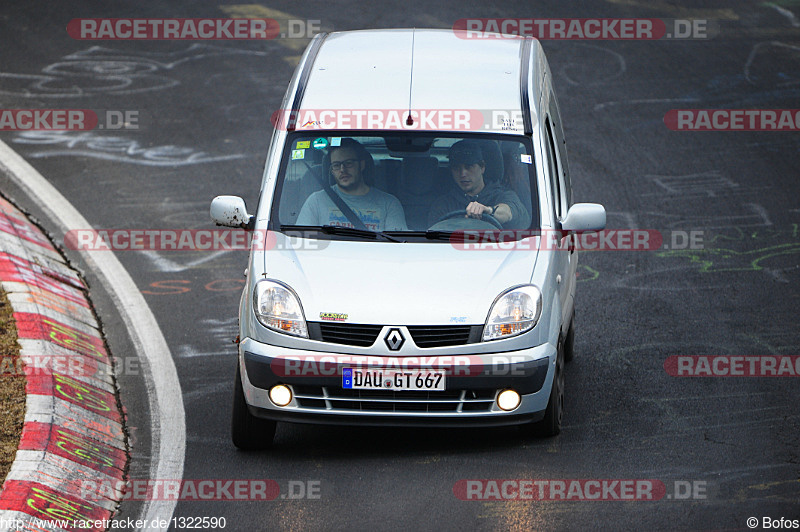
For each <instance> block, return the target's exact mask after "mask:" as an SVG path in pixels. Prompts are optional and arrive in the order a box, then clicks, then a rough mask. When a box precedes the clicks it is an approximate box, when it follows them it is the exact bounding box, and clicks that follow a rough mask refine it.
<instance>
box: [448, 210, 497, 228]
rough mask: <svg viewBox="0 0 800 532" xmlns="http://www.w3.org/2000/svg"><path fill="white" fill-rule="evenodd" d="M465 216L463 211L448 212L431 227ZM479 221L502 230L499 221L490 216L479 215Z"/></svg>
mask: <svg viewBox="0 0 800 532" xmlns="http://www.w3.org/2000/svg"><path fill="white" fill-rule="evenodd" d="M465 214H466V213H465V211H450V212H448V213H447V214H445V215H443V216H441V217H440V218H439V219H438V220H436V223H435V224H433V225H436V224H438V223H439V222H443V221H445V220H449V219H450V218H458V217H463V216H465ZM480 219H481V220H482V221H484V222H487V223H490V224H492V225H493V226H495V227H496V228H498V229H503V224H501V223H500V220H498V219H497V218H495V217H494V216H492V215H491V214H486V213H483V214H481V217H480Z"/></svg>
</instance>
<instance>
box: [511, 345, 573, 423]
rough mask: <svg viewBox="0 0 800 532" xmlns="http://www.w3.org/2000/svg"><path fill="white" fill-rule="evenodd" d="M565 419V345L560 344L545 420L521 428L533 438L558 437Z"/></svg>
mask: <svg viewBox="0 0 800 532" xmlns="http://www.w3.org/2000/svg"><path fill="white" fill-rule="evenodd" d="M563 417H564V343H563V342H559V345H558V353H557V355H556V368H555V375H553V387H552V389H551V390H550V400H549V401H548V403H547V410H545V414H544V419H542V420H541V421H537V422H535V423H528V424H526V425H522V426H521V427H520V428H521V430H522V431H523V433H525V434H526V435H531V436H544V437H549V436H557V435H558V434H560V433H561V420H562V419H563Z"/></svg>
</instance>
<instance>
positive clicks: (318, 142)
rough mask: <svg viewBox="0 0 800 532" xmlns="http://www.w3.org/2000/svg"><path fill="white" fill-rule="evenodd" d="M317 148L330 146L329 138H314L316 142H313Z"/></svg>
mask: <svg viewBox="0 0 800 532" xmlns="http://www.w3.org/2000/svg"><path fill="white" fill-rule="evenodd" d="M312 146H314V147H315V148H316V149H318V150H321V149H324V148H327V147H328V139H326V138H324V137H320V138H318V139H314V144H312Z"/></svg>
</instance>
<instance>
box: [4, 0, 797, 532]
mask: <svg viewBox="0 0 800 532" xmlns="http://www.w3.org/2000/svg"><path fill="white" fill-rule="evenodd" d="M721 5H722V4H718V3H714V6H715V7H707V6H704V5H703V3H702V2H690V1H686V0H684V1H681V2H669V3H668V2H638V1H636V0H629V1H620V0H608V1H593V2H584V3H581V5H580V6H578V5H573V6H568V5H565V4H564V3H562V2H554V1H547V2H540V3H537V4H536V6H535V7H534V6H533V5H532V4H531V3H529V2H513V1H510V2H504V3H502V5H496V4H494V3H490V2H484V1H473V2H442V3H438V4H436V5H433V4H432V3H430V2H419V1H413V0H412V1H404V2H376V3H368V4H356V3H344V4H337V5H335V6H331V5H329V4H327V3H322V2H305V3H292V2H285V1H282V2H273V3H270V4H269V7H270V9H273V10H280V11H281V12H283V13H287V14H289V15H290V16H291V17H292V18H294V19H297V20H312V21H317V20H318V21H320V26H321V28H322V29H327V30H346V29H359V28H374V27H412V26H416V27H442V28H450V27H452V25H453V23H454V22H455V21H456V20H458V19H462V18H469V17H536V18H547V17H551V18H555V17H569V18H587V17H600V18H613V17H629V18H663V19H676V18H677V19H689V18H703V19H711V20H714V21H716V23H717V24H718V26H719V34H718V35H716V36H714V37H713V38H711V39H697V40H685V41H676V40H658V41H628V42H625V41H594V42H589V41H580V40H563V41H557V40H548V41H543V46H544V48H545V51H546V52H547V54H548V59H549V62H550V65H551V68H552V71H553V75H554V82H555V85H556V88H557V90H558V92H557V94H558V98H559V103H560V107H561V112H562V115H563V120H564V128H565V130H566V136H567V142H568V149H569V156H570V167H571V173H572V181H573V187H574V189H575V200H576V201H590V202H598V203H602V204H603V205H605V207H606V210H607V211H608V214H609V216H608V227H609V228H610V229H625V228H636V229H653V230H657V231H660V232H662V233H663V234H664V235H667V238H668V239H671V238H673V237H674V238H676V239H677V238H681V237H680V235H681V234H682V233H679V232H680V231H684V232H686V233H689V232H691V231H699V232H702V233H698V234H701V235H702V239H703V245H704V249H694V250H692V249H684V250H662V251H645V252H641V251H608V252H605V251H604V252H584V253H582V254H581V256H580V264H581V266H580V267H579V275H580V277H579V283H578V294H577V339H576V346H575V350H576V358H575V360H574V361H573V362H572V363H571V364H569V365H568V366H567V382H566V388H567V398H566V414H565V427H564V430H563V432H562V434H561V435H560V436H558V437H556V438H552V439H543V440H531V441H526V440H522V439H520V438H519V437H518V435H517V431H516V430H514V429H511V428H508V429H491V430H489V429H481V430H462V429H458V430H438V429H397V428H352V427H327V426H326V427H321V426H312V425H289V424H280V425H279V427H278V432H277V436H276V447H275V448H274V449H273V450H271V451H269V452H263V453H242V452H238V451H237V450H236V449H235V448H234V447H233V445H232V444H231V442H230V437H229V425H230V407H231V393H232V387H233V386H232V385H233V376H234V371H235V363H236V362H235V360H236V359H235V348H236V346H235V345H234V344H233V343H232V341H233V339H234V338H235V337H236V334H237V322H236V316H237V307H238V301H239V296H240V293H241V287H242V284H243V281H244V278H243V276H242V270H243V269H244V268H245V266H246V252H243V251H227V252H226V251H221V252H196V253H193V252H169V251H163V252H136V251H123V252H118V253H117V256H118V258H119V260H120V261H121V262H122V264H123V265H124V266H125V268H126V269H127V270H128V272H129V273H130V274H131V276H132V277H133V279H134V281H135V282H136V284H137V286H138V287H139V289H140V290H141V291H142V293H143V294H144V295H145V299H146V301H147V303H148V305H149V306H150V308H151V309H152V311H153V313H154V314H155V316H156V318H157V320H158V323H159V325H160V328H161V330H162V332H163V333H164V336H165V337H166V340H167V343H168V344H169V347H170V351H171V352H172V355H173V357H174V359H175V364H176V366H177V370H178V376H179V379H180V384H181V388H182V392H183V401H184V406H185V410H186V427H187V449H186V456H185V468H184V478H186V479H272V480H275V481H276V482H277V483H278V485H279V486H280V488H281V493H282V494H287V493H288V492H287V489H288V487H289V483H290V482H293V484H292V485H293V486H295V488H294V489H298V488H297V486H299V485H300V484H299V483H303V485H304V486H306V487H308V486H309V484H307V483H309V482H311V483H315V482H319V486H320V492H319V494H320V495H319V498H318V499H308V498H301V499H297V500H295V499H291V498H288V497H287V498H280V497H279V498H278V499H276V500H274V501H233V502H232V501H195V502H190V501H183V502H180V503H179V504H178V506H177V508H176V511H175V515H176V516H179V517H190V516H216V517H220V516H224V517H226V519H227V523H228V527H227V528H228V529H229V530H262V529H266V530H291V529H304V530H331V529H343V528H347V529H356V530H365V529H382V530H386V529H398V528H412V527H413V528H420V529H423V530H428V529H446V530H451V529H473V528H477V529H501V528H511V529H543V530H567V529H586V528H590V527H596V528H607V529H642V530H665V529H668V530H675V529H679V530H682V529H743V528H746V527H747V525H746V520H747V518H749V517H756V518H757V519H758V520H759V522H760V521H761V519H762V518H763V517H765V516H766V517H771V518H773V519H779V518H781V517H785V518H788V519H800V507H798V504H797V502H798V500H800V484H799V483H798V479H799V478H800V465H799V464H800V456H799V455H798V449H800V422H799V421H798V420H799V419H800V418H799V417H798V413H797V405H798V403H799V402H800V401H799V400H800V391H798V390H799V389H798V382H800V381H798V380H797V377H782V378H735V377H728V378H721V377H696V378H683V377H673V376H671V375H669V374H668V373H667V371H665V368H664V364H665V362H666V361H667V359H668V358H669V357H672V356H679V355H705V356H714V355H740V356H762V355H798V354H799V353H798V349H797V345H798V343H800V329H798V327H797V309H798V307H799V306H800V305H799V304H800V289H798V283H800V234H798V223H800V205H799V204H798V197H800V194H799V192H800V186H799V185H798V184H797V172H796V168H797V165H798V161H800V153H798V152H800V134H798V133H797V132H778V131H774V132H733V131H730V132H688V131H671V130H670V129H668V128H667V127H666V125H665V123H664V120H663V119H664V116H665V114H666V113H667V112H668V111H669V110H671V109H708V108H727V109H795V108H797V107H798V105H797V102H798V101H800V89H798V87H800V49H798V47H797V43H798V31H799V30H798V27H797V24H798V23H797V18H796V17H800V5H797V3H793V2H789V1H785V2H783V3H781V2H776V4H775V5H777V7H775V6H773V5H767V4H756V3H751V2H743V1H732V2H726V3H724V7H720V6H721ZM343 6H344V7H343ZM0 11H1V12H2V20H3V26H4V31H3V37H2V42H3V46H2V47H0V65H2V67H0V107H1V108H4V109H16V108H47V109H94V110H102V111H105V110H116V111H123V112H124V111H136V112H138V126H139V127H138V129H135V130H133V129H130V130H116V131H108V130H102V131H101V130H94V131H91V132H87V133H82V134H78V133H69V134H60V135H53V134H50V135H41V134H34V133H31V132H27V133H25V132H0V139H2V140H3V141H4V142H6V143H7V144H8V145H9V146H10V147H11V148H13V149H14V150H16V151H17V152H18V153H19V154H20V155H22V156H23V157H24V158H25V159H26V160H27V161H28V162H30V163H31V164H32V165H33V166H34V167H35V168H36V169H37V170H38V171H39V172H40V173H41V174H42V175H44V176H45V177H47V178H48V180H49V181H50V182H51V183H52V184H53V185H54V186H55V187H56V188H57V189H58V190H59V191H60V192H61V193H62V194H63V195H64V196H65V197H66V198H67V199H68V200H69V201H70V202H71V203H72V204H73V205H74V206H75V207H76V208H77V209H78V210H79V211H80V212H81V213H82V214H83V216H84V217H85V218H86V219H87V220H88V221H89V223H90V224H91V225H92V226H93V227H94V228H130V229H156V228H165V229H166V228H188V229H209V228H211V227H212V224H211V222H210V220H209V217H208V205H209V203H210V201H211V199H212V198H213V197H214V196H216V195H220V194H234V195H240V196H242V197H244V198H245V200H246V201H247V204H248V206H249V207H250V209H251V210H253V209H255V206H256V203H257V194H258V188H259V185H260V181H261V174H262V167H263V164H264V158H265V155H266V150H267V147H268V143H269V139H270V135H271V124H270V120H269V119H270V115H271V113H272V112H273V111H274V110H277V109H278V108H279V107H280V100H281V98H282V96H283V94H284V91H285V88H286V85H287V83H288V81H289V79H290V76H291V74H292V72H293V69H294V66H295V64H296V62H297V56H298V55H299V54H300V53H301V52H302V49H303V47H304V46H305V44H306V43H307V40H305V39H288V38H285V39H275V40H271V41H266V42H263V41H215V42H198V41H159V42H127V41H79V40H74V39H71V38H70V37H69V35H67V33H66V30H65V27H66V24H67V22H68V21H69V20H71V19H73V18H80V17H91V18H101V17H114V18H123V17H130V18H145V17H148V18H153V17H183V18H189V17H228V16H233V15H239V16H244V15H247V14H253V15H255V16H258V15H261V16H274V11H264V8H263V6H262V8H257V7H254V5H250V6H249V7H241V8H239V10H238V11H237V10H236V9H233V8H232V7H231V6H228V7H225V6H222V5H219V4H216V3H212V2H188V1H179V2H173V3H171V4H170V5H168V6H166V5H162V6H152V7H141V6H134V5H132V4H131V5H127V6H122V7H115V8H112V7H109V6H102V5H100V4H97V3H93V2H81V1H76V2H70V3H68V4H59V5H52V6H51V5H49V4H48V3H45V2H26V3H24V4H19V5H14V6H5V7H3V8H2V10H0ZM270 13H272V15H270ZM790 15H791V16H790ZM793 17H795V18H793ZM167 146H173V147H179V148H181V149H175V148H166V147H167ZM0 187H2V189H3V191H4V192H6V193H7V194H9V195H10V196H11V197H13V198H14V199H15V200H16V201H17V202H18V203H20V205H22V206H23V207H25V208H26V209H28V210H30V211H31V212H32V213H33V214H34V215H38V216H42V218H43V219H42V220H41V221H42V223H43V224H44V226H45V227H47V226H48V221H47V219H46V217H45V216H44V215H43V214H42V212H41V209H40V208H39V207H37V205H36V202H35V201H34V200H32V199H31V198H28V197H25V196H24V194H22V193H21V191H20V190H19V189H18V188H16V187H14V186H13V185H12V184H11V183H7V182H2V181H0ZM673 235H675V236H673ZM56 237H57V238H59V237H61V238H63V235H56ZM67 254H68V256H70V258H72V259H73V260H75V261H76V263H77V264H78V266H80V265H81V261H80V258H79V257H78V256H77V254H75V253H74V252H70V251H69V250H68V251H67ZM87 280H88V282H89V284H90V287H91V288H92V291H91V295H92V298H93V301H94V303H95V304H96V306H97V312H98V315H99V316H100V317H101V319H102V320H103V323H104V329H105V332H106V334H107V336H108V341H109V346H110V347H111V351H112V354H113V355H114V356H116V357H123V358H124V357H126V354H127V353H130V340H129V339H128V338H127V335H126V333H125V327H124V324H123V323H121V318H120V315H119V313H118V312H117V311H116V310H115V309H114V306H113V304H112V303H111V299H110V297H109V296H108V294H105V293H104V291H103V289H102V288H101V286H100V285H99V283H97V282H95V283H93V282H92V281H93V279H92V275H91V272H87ZM118 367H119V366H118ZM145 385H146V383H145V382H144V378H143V375H142V374H141V372H140V371H137V369H136V364H135V361H131V362H130V365H129V367H128V368H127V369H125V368H124V366H123V369H122V374H121V375H120V386H121V389H122V400H123V403H124V404H125V405H126V407H127V410H128V415H129V423H130V425H131V427H130V428H131V443H132V446H133V456H132V464H131V475H132V476H133V477H134V478H144V476H145V475H146V474H147V471H149V460H150V459H151V454H150V452H149V450H148V449H149V435H148V434H147V430H146V429H147V427H148V426H149V417H148V416H149V414H148V412H147V404H148V403H147V398H146V395H145V394H144V389H145V388H144V386H145ZM464 479H554V480H557V479H563V480H565V481H567V482H568V481H570V480H574V479H656V480H659V481H661V482H662V483H663V484H664V485H665V487H666V490H667V492H666V493H667V494H669V495H672V497H671V498H667V497H666V496H665V497H664V498H663V499H661V500H658V501H631V502H619V501H589V500H587V501H552V502H541V501H510V502H509V501H462V500H459V499H458V498H457V497H456V495H455V494H454V486H456V485H457V483H458V482H459V481H461V480H464ZM676 482H677V484H676ZM687 483H688V485H690V486H695V487H702V488H704V491H702V492H698V493H697V495H698V496H697V497H692V498H689V499H680V500H676V499H678V496H680V494H681V493H682V492H676V489H682V488H683V487H685V486H686V485H687ZM314 485H316V484H311V486H314ZM676 485H677V486H678V488H676ZM295 493H297V491H295ZM700 495H704V497H702V498H701V497H700ZM137 512H138V506H137V504H136V503H135V502H127V503H124V504H123V507H122V512H121V516H123V517H125V516H136V515H137Z"/></svg>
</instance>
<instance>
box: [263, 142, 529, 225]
mask: <svg viewBox="0 0 800 532" xmlns="http://www.w3.org/2000/svg"><path fill="white" fill-rule="evenodd" d="M533 160H534V157H533V153H532V151H531V144H530V140H529V139H527V138H525V137H521V136H519V137H518V136H508V135H477V134H470V135H464V134H462V135H461V136H452V135H448V136H445V135H436V134H432V133H427V134H426V133H386V134H379V135H376V133H375V132H374V131H373V132H369V134H366V133H365V134H358V133H350V132H348V134H347V136H342V133H341V132H338V133H337V132H321V131H315V132H311V133H309V132H303V133H292V134H290V135H289V137H288V138H287V143H286V152H285V153H284V154H283V161H282V163H281V172H280V175H279V176H278V181H277V185H276V186H277V188H276V193H275V195H274V203H273V206H272V216H271V222H272V224H271V225H272V226H273V227H274V228H276V229H277V230H281V231H286V232H291V231H307V230H316V231H317V232H318V233H319V235H318V236H319V237H320V238H352V237H353V235H357V234H359V233H364V232H365V231H370V232H380V233H384V236H387V235H404V236H406V237H413V236H414V234H416V235H417V236H420V235H421V234H424V233H428V234H429V235H430V233H431V232H442V233H448V232H453V231H462V230H473V229H478V230H481V229H486V230H492V229H495V230H500V229H505V230H525V229H536V228H538V225H539V213H538V201H537V199H536V185H535V183H536V180H535V170H534V165H533ZM333 228H341V229H342V230H336V229H333Z"/></svg>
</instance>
